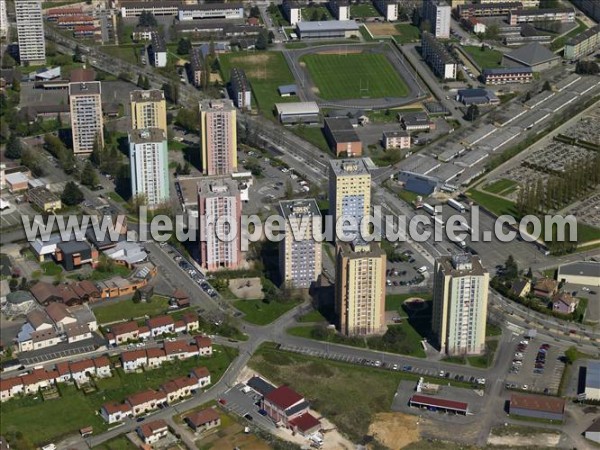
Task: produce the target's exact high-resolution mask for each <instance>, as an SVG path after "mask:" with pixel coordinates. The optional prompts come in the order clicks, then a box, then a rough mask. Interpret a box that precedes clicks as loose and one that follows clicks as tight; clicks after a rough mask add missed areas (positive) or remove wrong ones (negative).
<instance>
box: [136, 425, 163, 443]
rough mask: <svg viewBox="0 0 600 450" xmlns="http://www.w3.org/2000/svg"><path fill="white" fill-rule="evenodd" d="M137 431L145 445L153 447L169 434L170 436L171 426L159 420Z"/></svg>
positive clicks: (140, 427)
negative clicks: (152, 445)
mask: <svg viewBox="0 0 600 450" xmlns="http://www.w3.org/2000/svg"><path fill="white" fill-rule="evenodd" d="M136 431H137V434H138V436H139V437H140V439H141V440H142V441H143V442H144V444H147V445H151V444H154V443H156V442H157V441H159V440H161V439H162V438H164V437H167V434H169V425H167V422H165V421H164V420H162V419H158V420H153V421H152V422H146V423H145V424H143V425H140V426H139V427H138V428H137V430H136Z"/></svg>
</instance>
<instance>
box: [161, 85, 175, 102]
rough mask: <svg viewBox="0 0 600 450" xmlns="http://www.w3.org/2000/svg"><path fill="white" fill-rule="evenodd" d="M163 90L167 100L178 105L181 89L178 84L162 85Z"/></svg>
mask: <svg viewBox="0 0 600 450" xmlns="http://www.w3.org/2000/svg"><path fill="white" fill-rule="evenodd" d="M162 90H163V91H164V92H165V98H166V99H167V101H169V102H171V103H177V102H178V100H179V88H178V87H177V85H176V84H173V83H165V84H163V85H162Z"/></svg>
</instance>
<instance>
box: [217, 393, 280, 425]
mask: <svg viewBox="0 0 600 450" xmlns="http://www.w3.org/2000/svg"><path fill="white" fill-rule="evenodd" d="M244 387H245V385H244V384H242V383H240V384H237V385H235V386H234V387H232V388H229V389H227V390H226V391H225V392H224V393H223V395H221V398H220V400H219V403H221V405H222V406H223V407H224V408H225V409H227V410H228V411H230V412H232V413H235V414H237V415H238V416H240V417H243V418H245V419H246V420H247V421H248V422H251V423H254V424H255V425H258V426H260V427H261V428H266V429H273V428H275V424H274V423H273V421H272V420H271V419H269V418H268V417H266V416H265V415H262V414H260V413H259V412H258V411H259V409H260V406H259V405H260V403H259V402H260V399H261V396H260V394H258V393H256V392H255V391H253V390H249V391H248V392H244V391H243V389H244ZM257 403H258V404H257ZM263 414H264V413H263Z"/></svg>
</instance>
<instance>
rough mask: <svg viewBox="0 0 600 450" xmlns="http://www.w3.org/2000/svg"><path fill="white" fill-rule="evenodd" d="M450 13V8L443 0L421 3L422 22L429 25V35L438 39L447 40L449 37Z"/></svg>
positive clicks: (425, 0)
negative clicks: (424, 21)
mask: <svg viewBox="0 0 600 450" xmlns="http://www.w3.org/2000/svg"><path fill="white" fill-rule="evenodd" d="M451 13H452V7H451V6H450V5H449V4H447V3H446V2H445V1H444V0H424V1H423V14H422V15H423V20H427V21H428V22H429V23H430V25H431V34H433V35H434V36H435V37H436V38H438V39H440V38H441V39H448V38H449V37H450V21H451V17H450V14H451Z"/></svg>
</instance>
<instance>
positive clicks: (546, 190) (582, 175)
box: [516, 153, 600, 216]
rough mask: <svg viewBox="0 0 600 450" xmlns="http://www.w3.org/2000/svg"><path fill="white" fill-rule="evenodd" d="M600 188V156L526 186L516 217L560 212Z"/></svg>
mask: <svg viewBox="0 0 600 450" xmlns="http://www.w3.org/2000/svg"><path fill="white" fill-rule="evenodd" d="M598 184H600V154H599V153H596V155H595V157H594V158H593V159H592V160H591V161H590V160H587V159H585V160H583V159H581V160H578V161H575V162H573V163H571V164H568V165H567V167H566V168H565V170H564V172H562V173H553V174H552V175H551V176H550V178H549V179H548V180H547V181H546V182H545V183H544V181H543V180H542V178H541V177H540V178H538V179H537V180H536V181H531V182H529V183H527V184H526V185H524V186H523V188H522V189H521V190H520V191H519V193H518V195H517V205H516V208H517V213H518V214H519V215H520V216H523V215H526V214H544V213H548V212H550V211H551V210H559V209H561V208H563V207H565V206H567V205H569V204H570V203H571V202H572V201H573V200H575V199H577V198H581V196H582V195H584V194H585V193H586V192H588V191H589V190H590V189H593V188H594V187H596V186H598Z"/></svg>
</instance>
